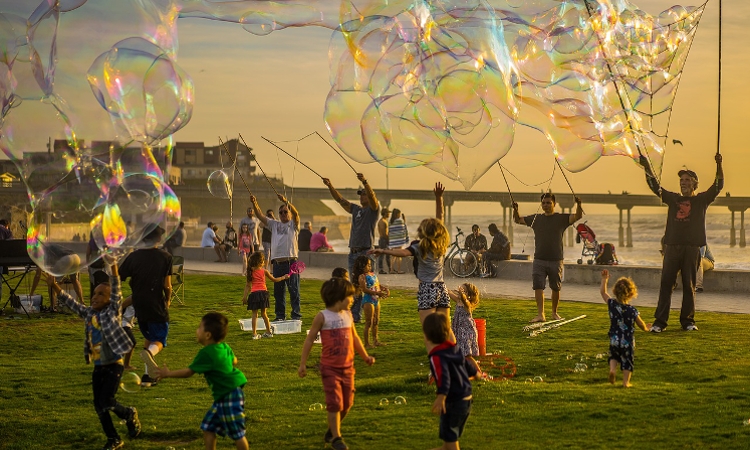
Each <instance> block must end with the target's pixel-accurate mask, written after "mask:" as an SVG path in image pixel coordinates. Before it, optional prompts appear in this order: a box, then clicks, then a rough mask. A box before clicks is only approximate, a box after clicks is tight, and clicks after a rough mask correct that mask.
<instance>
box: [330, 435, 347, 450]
mask: <svg viewBox="0 0 750 450" xmlns="http://www.w3.org/2000/svg"><path fill="white" fill-rule="evenodd" d="M331 448H332V449H333V450H349V446H348V445H346V442H344V438H342V437H337V438H336V439H334V440H332V441H331Z"/></svg>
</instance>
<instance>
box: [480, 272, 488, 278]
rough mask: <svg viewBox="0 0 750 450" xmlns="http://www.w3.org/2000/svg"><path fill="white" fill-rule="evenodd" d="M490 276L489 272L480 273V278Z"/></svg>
mask: <svg viewBox="0 0 750 450" xmlns="http://www.w3.org/2000/svg"><path fill="white" fill-rule="evenodd" d="M489 277H490V274H489V273H482V274H480V275H479V278H489Z"/></svg>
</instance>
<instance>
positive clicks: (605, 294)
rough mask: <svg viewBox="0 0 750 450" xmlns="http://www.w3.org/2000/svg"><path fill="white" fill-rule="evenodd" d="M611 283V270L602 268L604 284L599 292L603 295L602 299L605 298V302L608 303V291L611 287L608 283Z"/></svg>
mask: <svg viewBox="0 0 750 450" xmlns="http://www.w3.org/2000/svg"><path fill="white" fill-rule="evenodd" d="M608 284H609V270H607V269H604V270H602V285H601V287H600V289H599V293H600V294H601V295H602V300H604V303H607V302H608V301H609V298H610V297H609V292H607V291H608V290H609V289H608V287H607V285H608Z"/></svg>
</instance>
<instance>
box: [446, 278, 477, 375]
mask: <svg viewBox="0 0 750 450" xmlns="http://www.w3.org/2000/svg"><path fill="white" fill-rule="evenodd" d="M448 294H449V295H450V297H451V300H453V301H455V302H456V311H455V312H454V313H453V322H452V323H451V330H452V331H453V334H455V336H456V345H457V346H458V349H459V351H460V353H461V354H462V355H464V358H466V360H467V361H469V363H470V364H471V365H473V366H474V367H475V368H476V369H477V370H479V365H478V364H477V361H476V360H475V359H474V358H473V357H474V356H478V355H479V341H478V340H477V325H476V323H475V322H474V317H473V316H472V312H474V308H476V307H477V305H479V289H477V287H476V286H474V285H473V284H471V283H464V284H462V285H461V286H459V288H458V289H457V290H455V291H453V290H451V291H448Z"/></svg>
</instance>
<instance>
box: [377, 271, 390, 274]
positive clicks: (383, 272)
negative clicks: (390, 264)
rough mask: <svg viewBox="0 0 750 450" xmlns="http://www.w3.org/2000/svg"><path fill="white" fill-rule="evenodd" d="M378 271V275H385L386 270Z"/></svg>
mask: <svg viewBox="0 0 750 450" xmlns="http://www.w3.org/2000/svg"><path fill="white" fill-rule="evenodd" d="M378 273H379V274H380V275H385V274H387V273H388V272H386V271H385V270H381V271H380V272H378Z"/></svg>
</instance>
